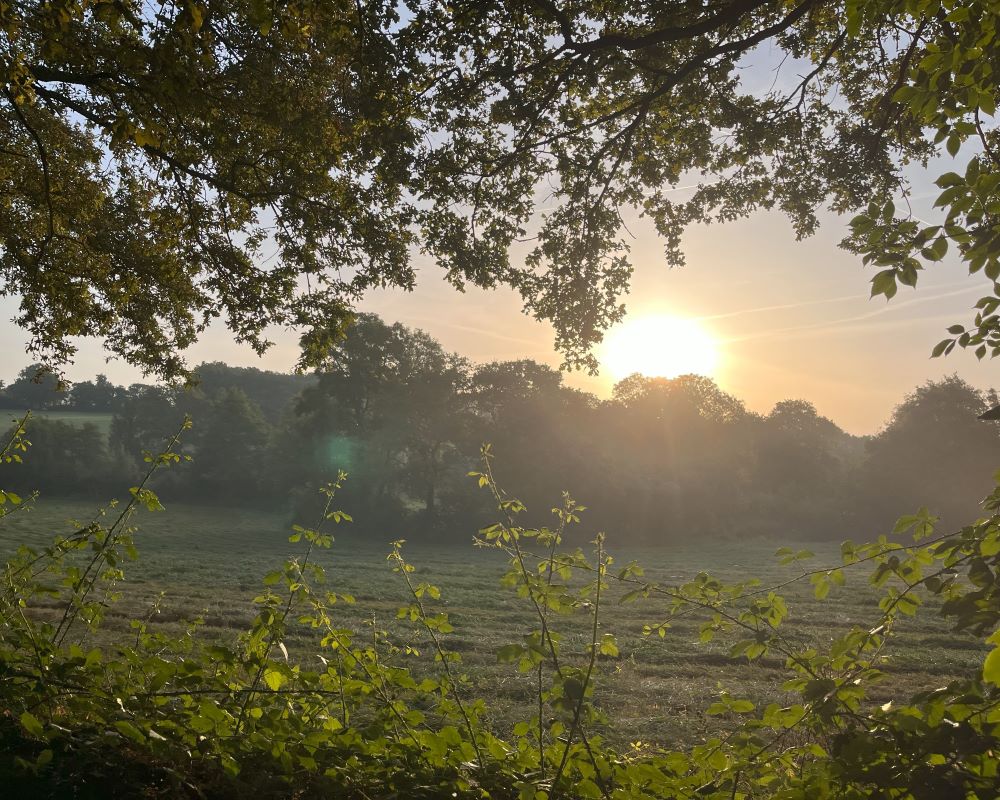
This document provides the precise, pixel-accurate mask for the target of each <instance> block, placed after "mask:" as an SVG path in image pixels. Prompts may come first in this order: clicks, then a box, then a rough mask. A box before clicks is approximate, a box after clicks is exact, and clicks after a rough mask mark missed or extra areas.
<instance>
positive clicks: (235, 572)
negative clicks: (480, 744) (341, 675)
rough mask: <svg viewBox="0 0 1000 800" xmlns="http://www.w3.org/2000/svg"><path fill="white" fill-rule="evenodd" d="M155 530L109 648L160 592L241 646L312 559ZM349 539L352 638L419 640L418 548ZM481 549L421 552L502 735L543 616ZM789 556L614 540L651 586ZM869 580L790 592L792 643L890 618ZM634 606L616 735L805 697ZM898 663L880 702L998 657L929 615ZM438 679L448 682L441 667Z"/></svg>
mask: <svg viewBox="0 0 1000 800" xmlns="http://www.w3.org/2000/svg"><path fill="white" fill-rule="evenodd" d="M91 510H92V509H89V508H88V507H87V506H84V505H80V504H69V503H59V502H53V501H46V502H44V503H42V504H41V505H40V506H39V508H37V509H35V510H33V511H31V512H29V513H27V514H16V515H14V516H12V517H9V518H8V519H7V520H5V521H4V522H3V523H0V552H2V553H3V554H4V555H5V556H6V554H8V553H10V552H12V550H13V549H14V548H15V547H16V546H17V545H18V544H20V543H33V544H41V543H44V542H45V541H47V539H48V538H49V534H50V533H51V532H52V531H54V530H60V531H62V532H66V531H68V530H70V528H69V527H68V524H67V520H68V519H70V518H74V517H75V518H78V519H87V518H89V513H88V512H89V511H91ZM140 524H141V530H140V532H139V533H138V535H137V544H138V546H139V549H140V553H141V559H140V561H139V562H137V563H135V564H131V565H129V566H128V567H127V570H128V576H129V579H128V582H127V584H126V587H125V588H126V599H125V600H123V601H122V602H121V603H120V604H119V606H117V607H116V609H115V611H114V613H113V615H112V617H111V618H110V619H109V621H108V623H107V624H108V625H109V632H108V634H105V635H104V639H103V641H102V642H99V643H100V644H103V645H104V646H113V640H114V636H115V635H116V634H121V633H122V632H123V631H124V630H126V628H125V625H126V623H127V620H128V619H129V618H130V617H136V616H145V614H146V612H147V611H148V609H149V608H150V606H151V604H152V603H153V601H154V599H155V598H156V597H157V595H158V594H159V593H160V592H165V593H166V596H165V598H164V600H163V603H162V610H161V613H160V614H159V615H158V616H157V617H156V620H157V622H158V624H160V625H163V626H165V627H166V628H169V629H173V630H178V631H179V630H181V629H182V626H183V625H184V624H185V620H187V619H190V618H192V617H194V616H197V615H201V616H202V617H203V618H204V621H205V625H204V629H203V632H204V635H206V636H215V637H232V636H234V635H235V634H236V632H237V631H239V630H240V629H241V628H243V627H244V626H246V625H247V624H248V622H249V620H250V619H251V617H252V614H253V606H252V603H251V600H252V598H253V597H254V596H255V595H256V594H258V593H259V590H260V588H261V586H262V584H261V577H262V576H263V575H264V574H265V573H266V572H268V571H270V570H271V569H273V568H274V567H275V566H277V565H278V564H280V563H281V562H282V561H283V559H284V558H285V557H286V556H287V555H288V554H289V553H291V552H295V551H296V547H297V546H296V545H291V544H289V543H288V542H287V535H288V530H287V528H288V526H287V519H286V518H285V517H284V516H283V515H281V514H260V513H254V512H249V511H246V510H222V509H218V508H199V507H192V506H175V507H170V506H169V503H168V510H167V511H166V512H165V513H159V514H149V513H143V514H142V515H141V518H140ZM336 533H338V534H342V533H344V535H341V536H339V538H338V540H337V541H336V542H335V543H334V547H333V549H332V550H330V551H323V552H322V553H321V555H320V561H321V563H323V565H324V566H325V567H326V568H327V570H328V575H329V578H330V583H331V588H335V589H336V591H338V592H349V593H352V594H354V595H355V597H356V598H357V604H356V605H354V606H343V608H342V609H341V613H342V614H343V615H344V619H343V623H344V626H345V627H357V628H358V629H359V630H360V629H363V627H364V624H365V622H366V621H368V620H370V619H371V617H372V615H375V619H376V622H377V624H378V625H379V626H380V627H385V628H388V629H389V630H391V631H393V632H394V635H395V636H396V637H397V638H398V640H399V641H400V642H403V641H410V640H414V639H419V637H418V636H417V635H416V634H415V633H414V632H413V631H412V629H409V628H407V627H404V626H402V624H401V623H397V622H396V621H395V612H396V609H397V607H398V606H399V605H400V604H401V603H402V602H403V599H404V591H403V588H404V587H402V586H401V584H400V579H399V578H398V576H396V575H394V574H392V572H391V569H390V567H389V565H388V564H387V563H386V559H385V555H386V553H387V552H388V550H389V547H388V541H389V540H390V539H391V538H396V537H398V536H402V537H405V535H406V532H405V531H393V532H391V535H389V536H386V537H385V540H384V541H375V540H361V539H359V538H357V537H354V536H351V535H350V534H347V533H345V532H344V531H343V530H338V531H337V532H336ZM862 539H863V537H861V536H858V537H856V540H862ZM469 540H470V544H469V545H467V546H462V545H459V546H449V547H444V546H440V545H438V546H431V545H421V544H420V543H417V542H410V543H408V544H407V545H406V548H405V553H406V555H407V558H408V560H409V561H410V562H411V563H413V564H414V565H416V566H417V573H416V576H417V578H418V579H419V580H420V581H430V582H433V583H435V584H437V585H438V586H440V587H441V591H442V603H443V605H444V606H445V607H446V610H447V611H448V612H449V614H450V615H451V621H452V623H453V624H454V626H455V629H456V630H455V633H454V634H453V635H451V636H450V637H449V644H450V647H451V648H453V649H455V650H457V651H459V652H461V654H462V658H463V669H464V671H465V672H466V673H467V674H468V675H469V676H470V679H471V681H472V682H473V683H474V684H475V686H476V691H477V692H478V693H480V695H481V696H485V697H486V698H487V699H488V701H489V709H490V714H491V715H492V718H493V721H494V722H495V724H496V726H497V727H498V728H499V729H501V730H502V729H504V728H506V727H508V726H510V725H511V724H512V722H513V721H515V720H517V719H520V718H523V717H524V716H526V715H529V714H530V710H527V707H528V705H529V703H530V702H531V700H532V697H533V686H532V684H533V678H532V676H525V675H520V674H518V673H517V671H516V668H515V667H514V666H513V665H510V664H498V663H497V659H496V651H497V650H498V649H499V648H500V647H502V646H503V645H504V644H508V643H511V642H516V641H519V640H520V636H521V634H522V633H525V632H527V631H529V630H531V629H532V627H533V626H534V618H533V616H532V613H531V610H530V608H529V607H528V606H527V605H526V603H525V601H523V600H520V599H518V598H517V597H516V596H515V595H514V593H513V592H512V591H511V590H508V589H504V588H502V587H501V586H500V584H499V578H500V576H501V575H502V573H503V571H504V569H505V566H506V564H505V561H504V558H503V556H502V554H500V553H498V552H495V551H487V550H482V549H476V548H474V547H473V546H472V545H471V533H470V537H469ZM779 544H791V545H792V546H794V544H795V543H787V542H781V543H776V542H760V541H746V540H743V541H740V540H735V541H724V542H699V543H697V545H695V544H691V545H687V546H683V547H672V548H669V549H668V548H664V549H656V550H653V549H650V550H635V549H624V548H623V549H618V548H616V547H615V544H614V536H613V534H612V535H609V538H608V549H609V551H610V552H612V553H613V554H614V555H615V556H616V561H617V562H618V563H619V564H622V563H625V562H626V561H628V560H630V559H633V558H635V559H637V560H638V561H639V562H640V563H642V564H643V565H644V566H645V567H646V568H647V575H648V576H649V577H650V578H653V579H659V580H662V581H666V582H670V583H678V582H682V581H684V580H685V579H688V578H690V577H692V576H693V575H694V574H696V573H697V572H699V571H701V570H705V571H708V572H711V573H712V574H714V575H717V576H718V577H720V578H722V579H725V580H733V581H735V580H741V579H745V578H747V577H750V576H757V577H759V578H761V579H762V580H763V581H764V582H765V585H767V584H771V583H778V582H780V581H782V580H786V579H788V578H789V577H792V576H793V575H795V574H796V569H795V568H794V567H780V566H778V565H777V561H776V559H775V558H774V556H773V553H774V550H775V548H776V547H777V546H778V545H779ZM809 547H810V548H811V549H812V550H813V551H814V552H816V554H817V558H816V562H817V565H835V564H836V563H837V562H838V548H837V547H836V546H835V545H833V544H830V545H824V546H819V547H817V546H816V545H815V544H811V545H809ZM866 578H867V574H866V573H865V572H864V571H863V569H861V570H857V571H856V573H849V574H848V582H847V585H846V586H845V587H841V588H836V587H835V588H834V589H833V591H831V593H830V596H829V597H828V598H827V599H826V600H825V601H823V602H820V601H817V600H815V599H813V597H812V593H811V587H809V585H808V583H800V584H794V585H792V586H790V587H787V589H786V590H783V591H784V592H785V594H786V598H787V600H788V604H789V608H790V612H791V613H790V619H789V621H788V622H787V625H788V626H789V630H791V631H793V632H794V633H795V634H796V635H797V636H801V637H804V638H807V639H810V640H813V641H815V642H816V643H817V644H820V645H822V643H823V642H824V641H829V640H830V638H831V637H832V636H834V635H835V634H836V633H837V632H840V631H843V630H845V629H846V628H848V627H849V626H850V625H852V624H854V623H859V624H865V623H866V622H868V621H870V620H873V619H875V618H876V617H877V613H878V612H877V608H876V607H875V602H874V598H875V594H874V592H873V591H872V590H870V589H869V588H868V586H867V583H866ZM621 593H622V592H621V591H620V590H618V589H614V590H613V592H612V598H611V602H608V603H607V605H606V606H605V608H606V614H605V615H604V616H603V623H602V630H603V631H607V632H613V633H614V634H615V635H616V636H617V637H618V640H619V645H620V648H621V657H620V658H618V659H615V660H610V659H609V660H605V661H603V663H602V667H603V674H602V676H601V678H600V681H599V683H598V689H597V695H596V696H597V700H598V702H599V704H600V706H601V707H602V708H603V710H604V711H605V712H606V713H607V715H608V716H609V718H610V720H611V722H612V725H611V727H610V729H609V730H608V731H607V732H606V735H607V738H609V739H613V740H616V741H619V742H630V741H634V740H637V739H641V740H643V741H647V742H657V743H662V744H669V743H674V744H677V743H680V742H692V741H695V740H697V739H699V738H700V737H702V736H703V735H705V734H707V733H708V732H709V731H712V730H717V729H718V726H719V724H720V723H719V721H718V720H717V719H716V718H714V717H706V716H705V715H704V714H703V713H702V709H704V708H706V707H707V706H708V705H709V704H710V703H711V702H712V700H713V698H714V697H715V696H716V695H717V694H718V693H719V691H720V690H722V689H726V690H728V691H730V692H731V693H732V694H734V695H736V696H745V697H749V698H750V699H752V700H754V701H756V702H758V703H760V702H764V703H766V702H778V703H781V702H783V701H784V700H789V701H790V700H791V698H790V697H787V698H786V697H785V696H784V695H783V693H782V691H781V688H780V687H781V683H782V681H783V680H784V677H785V675H786V673H785V671H784V669H783V667H782V664H781V663H780V662H778V661H776V660H767V659H765V660H764V661H763V663H754V664H751V665H748V664H747V663H746V662H745V661H733V660H731V659H730V658H728V656H727V654H726V650H727V643H726V642H725V641H720V642H712V643H709V644H700V643H698V641H697V640H698V635H697V629H698V619H696V618H695V617H693V616H692V617H689V618H685V619H684V620H681V621H680V622H679V623H678V624H676V625H675V627H673V628H672V629H670V630H669V631H668V632H667V635H666V637H665V638H664V639H662V640H661V639H659V638H658V637H656V636H653V637H652V638H646V637H643V636H642V628H643V625H644V624H646V623H650V622H657V621H658V620H659V618H660V616H661V613H662V606H659V605H658V604H657V603H656V602H655V601H652V600H648V601H640V602H639V603H637V604H630V605H621V604H619V603H618V602H616V600H615V598H616V597H617V596H620V594H621ZM338 607H339V606H338ZM585 622H586V620H585V618H583V617H579V618H576V619H574V620H570V619H566V620H565V622H564V620H563V619H562V618H557V619H556V623H557V625H558V624H560V623H562V624H563V630H564V631H565V642H564V647H566V648H568V647H571V646H574V645H575V646H576V647H578V648H579V647H580V646H581V645H582V644H583V642H584V637H585V636H586V635H587V631H586V629H585ZM307 640H308V635H307V632H303V634H302V635H301V636H299V637H297V638H294V639H290V640H289V641H288V645H289V649H291V650H292V652H293V655H296V654H298V655H299V657H301V658H303V659H306V660H308V659H312V660H313V661H315V657H314V656H313V655H312V653H315V652H316V648H313V649H309V644H308V641H307ZM418 644H419V641H418ZM890 652H891V658H890V660H889V662H888V665H887V669H888V672H889V679H888V680H887V681H886V682H885V683H883V684H882V685H880V687H879V689H878V692H877V700H878V701H879V702H885V701H886V700H889V699H892V698H893V697H894V696H897V697H900V698H902V697H905V696H907V695H909V694H911V693H912V692H914V691H917V690H919V689H923V688H934V687H937V686H941V685H943V684H944V683H946V682H947V681H948V680H949V679H951V678H954V677H958V676H962V675H967V674H969V673H970V670H972V669H974V668H975V666H974V665H975V664H976V662H977V660H980V659H981V658H982V652H983V650H982V643H981V642H978V641H977V640H976V639H975V638H974V637H966V636H963V635H957V634H953V633H951V632H950V630H949V627H948V625H947V623H945V622H944V621H942V620H941V619H939V618H938V617H937V616H936V614H935V612H934V610H933V609H932V608H930V607H925V608H924V609H922V611H921V614H920V615H918V617H917V618H915V619H914V620H907V621H906V624H905V626H904V627H902V628H900V629H899V631H898V634H897V636H896V640H895V643H894V644H893V645H892V646H891V648H890ZM423 668H425V669H428V670H431V669H434V666H433V664H432V663H431V661H430V659H429V658H428V659H426V663H425V664H424V665H423Z"/></svg>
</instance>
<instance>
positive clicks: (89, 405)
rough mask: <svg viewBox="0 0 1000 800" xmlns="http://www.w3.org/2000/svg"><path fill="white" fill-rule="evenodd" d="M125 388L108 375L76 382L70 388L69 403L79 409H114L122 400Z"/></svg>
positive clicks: (107, 410) (105, 410)
mask: <svg viewBox="0 0 1000 800" xmlns="http://www.w3.org/2000/svg"><path fill="white" fill-rule="evenodd" d="M124 391H125V390H124V388H123V387H121V386H116V385H115V384H113V383H112V382H111V381H109V380H108V378H107V376H106V375H98V376H97V377H96V378H95V379H94V380H93V381H80V382H79V383H74V384H73V388H72V389H71V390H70V395H69V405H70V406H72V407H73V408H75V409H76V410H77V411H104V412H111V411H114V410H115V409H116V408H117V407H118V404H119V403H120V402H121V400H122V396H123V394H124Z"/></svg>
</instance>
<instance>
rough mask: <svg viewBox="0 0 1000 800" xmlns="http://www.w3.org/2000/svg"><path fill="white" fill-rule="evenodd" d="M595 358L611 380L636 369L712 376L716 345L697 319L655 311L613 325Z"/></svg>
mask: <svg viewBox="0 0 1000 800" xmlns="http://www.w3.org/2000/svg"><path fill="white" fill-rule="evenodd" d="M598 358H599V360H600V362H601V368H602V369H603V370H606V371H607V373H608V375H609V376H610V377H612V378H614V379H615V380H621V379H622V378H624V377H626V376H627V375H631V374H632V373H636V372H638V373H641V374H642V375H647V376H649V377H657V378H676V377H677V376H678V375H687V374H695V375H707V376H713V375H715V370H716V366H717V365H718V362H719V346H718V344H717V343H716V342H715V340H714V339H713V337H712V335H711V334H710V333H709V332H708V330H706V328H705V326H704V325H702V324H701V323H699V322H698V321H696V320H691V319H681V318H680V317H672V316H667V315H662V314H656V315H650V316H645V317H635V318H633V319H630V320H628V321H627V322H625V323H624V324H623V325H620V326H618V327H617V328H615V330H613V331H612V332H611V333H610V334H609V335H608V336H607V337H606V339H605V340H604V342H603V344H602V345H601V346H600V347H599V348H598Z"/></svg>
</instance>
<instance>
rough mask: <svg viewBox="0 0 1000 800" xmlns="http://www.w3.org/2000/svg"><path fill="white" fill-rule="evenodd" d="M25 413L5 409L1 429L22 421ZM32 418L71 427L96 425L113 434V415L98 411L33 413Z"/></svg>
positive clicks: (0, 414)
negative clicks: (13, 422)
mask: <svg viewBox="0 0 1000 800" xmlns="http://www.w3.org/2000/svg"><path fill="white" fill-rule="evenodd" d="M24 413H25V412H24V411H18V410H17V409H8V408H5V409H3V410H2V411H0V422H2V425H0V428H3V427H6V425H7V423H9V422H11V421H12V420H15V419H21V418H22V417H23V416H24ZM31 416H32V417H34V418H35V419H51V420H56V421H58V422H65V423H68V424H70V425H87V424H90V425H96V426H97V429H98V430H99V431H100V432H101V433H103V434H104V435H105V436H107V435H108V434H109V433H110V432H111V417H112V416H113V415H112V414H106V413H103V412H97V411H32V412H31Z"/></svg>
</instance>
